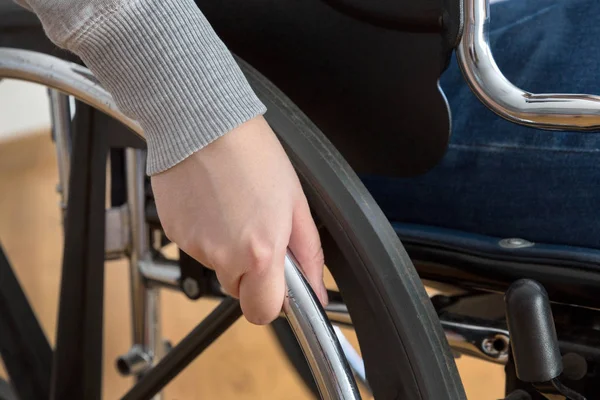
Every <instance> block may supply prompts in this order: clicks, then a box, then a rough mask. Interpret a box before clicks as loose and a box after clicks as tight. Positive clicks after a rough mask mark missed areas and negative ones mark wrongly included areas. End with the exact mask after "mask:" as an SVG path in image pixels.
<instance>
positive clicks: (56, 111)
mask: <svg viewBox="0 0 600 400" xmlns="http://www.w3.org/2000/svg"><path fill="white" fill-rule="evenodd" d="M48 93H49V97H50V116H51V119H52V128H53V129H52V130H53V134H54V143H55V148H56V160H57V162H58V180H59V184H60V195H61V202H62V204H61V208H62V210H63V212H64V211H65V210H66V207H67V204H66V203H67V198H68V196H69V172H70V169H71V106H70V104H69V96H67V95H64V94H62V93H61V92H59V91H58V90H55V89H50V90H49V91H48Z"/></svg>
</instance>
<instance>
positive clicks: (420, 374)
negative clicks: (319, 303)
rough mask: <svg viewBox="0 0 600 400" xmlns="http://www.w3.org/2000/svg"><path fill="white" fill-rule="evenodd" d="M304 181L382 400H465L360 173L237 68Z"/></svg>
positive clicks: (416, 281) (276, 94)
mask: <svg viewBox="0 0 600 400" xmlns="http://www.w3.org/2000/svg"><path fill="white" fill-rule="evenodd" d="M240 65H241V67H242V70H243V71H244V73H245V74H246V76H247V78H248V80H249V82H250V84H251V85H252V87H253V88H254V90H255V91H256V93H257V95H258V96H259V98H260V99H261V100H262V101H263V102H264V103H265V105H266V106H267V109H268V111H267V114H266V115H265V117H266V119H267V121H268V122H269V124H270V125H271V127H272V128H273V130H274V131H275V133H276V134H277V135H278V136H279V139H280V140H281V142H282V144H283V145H284V147H285V148H286V151H287V152H288V155H289V157H290V159H291V160H292V162H293V164H294V166H295V167H296V171H297V172H298V175H299V176H300V180H301V181H302V184H303V187H304V190H305V193H306V195H307V197H308V200H309V203H310V206H311V209H312V210H313V214H314V215H315V217H316V219H317V221H318V223H319V225H320V231H321V239H322V242H323V249H324V253H325V261H326V264H327V267H328V268H329V270H330V272H331V274H332V275H333V277H334V279H335V281H336V283H337V285H338V287H339V289H340V293H341V295H342V297H343V298H344V300H345V303H346V305H347V307H348V310H349V312H350V315H351V318H352V321H353V324H354V326H355V329H356V333H357V337H358V340H359V343H360V347H361V351H362V353H363V356H364V362H365V367H366V371H367V377H368V380H369V384H370V386H371V388H372V390H373V394H374V396H375V398H378V399H396V398H401V399H431V400H434V399H435V400H442V399H464V398H465V394H464V390H463V388H462V385H461V382H460V378H459V376H458V372H457V370H456V366H455V363H454V359H453V357H452V354H451V352H450V350H449V347H448V345H447V342H446V339H445V337H444V334H443V331H442V329H441V326H440V324H439V321H438V318H437V314H436V313H435V311H434V309H433V307H432V305H431V303H430V301H429V297H428V296H427V294H426V292H425V289H424V287H423V284H422V283H421V280H420V278H419V276H418V275H417V273H416V271H415V269H414V267H413V265H412V263H411V261H410V258H409V257H408V255H407V253H406V251H405V250H404V248H403V247H402V244H401V243H400V241H399V240H398V237H397V236H396V234H395V232H394V231H393V229H392V227H391V226H390V224H389V222H388V221H387V219H386V218H385V216H384V215H383V213H382V212H381V210H380V209H379V207H378V206H377V205H376V203H375V201H374V200H373V199H372V197H371V196H370V194H369V193H368V191H367V190H366V189H365V187H364V186H363V185H362V183H361V182H360V180H359V178H358V177H357V176H356V174H355V173H354V172H353V171H352V170H351V168H350V167H349V166H348V164H347V163H346V162H345V161H344V160H343V158H342V157H341V156H340V154H339V153H338V152H337V151H336V150H335V148H334V147H333V146H332V144H331V143H330V142H329V141H328V140H327V139H326V137H325V136H324V135H323V134H322V133H321V132H320V131H319V130H318V128H317V127H316V126H315V125H314V124H312V123H311V122H310V121H309V120H308V118H307V117H306V116H305V115H304V114H302V112H301V111H300V110H299V109H298V108H297V107H296V106H295V105H294V104H292V102H291V101H290V100H289V99H288V98H287V97H285V95H283V93H281V92H280V91H279V90H278V89H277V88H275V87H274V86H273V85H272V84H271V83H270V82H269V81H268V80H267V79H266V78H264V77H263V76H262V75H260V73H259V72H258V71H256V70H254V69H253V68H252V67H250V66H249V65H248V64H246V63H245V62H243V61H240Z"/></svg>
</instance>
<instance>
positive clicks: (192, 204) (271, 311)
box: [152, 117, 327, 325]
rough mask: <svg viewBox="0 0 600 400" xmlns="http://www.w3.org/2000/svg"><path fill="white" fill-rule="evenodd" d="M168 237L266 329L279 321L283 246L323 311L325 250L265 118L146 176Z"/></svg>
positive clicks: (250, 317)
mask: <svg viewBox="0 0 600 400" xmlns="http://www.w3.org/2000/svg"><path fill="white" fill-rule="evenodd" d="M152 188H153V192H154V197H155V201H156V206H157V209H158V214H159V217H160V220H161V223H162V225H163V228H164V230H165V233H166V235H167V236H168V237H169V239H171V240H172V241H173V242H175V243H176V244H177V245H178V246H179V247H180V248H181V249H182V250H183V251H185V252H186V253H187V254H189V255H190V256H191V257H193V258H195V259H196V260H198V261H199V262H201V263H202V264H204V265H205V266H207V267H209V268H211V269H214V270H215V272H216V274H217V278H218V279H219V282H220V283H221V285H222V286H223V288H224V289H225V291H226V292H227V293H229V294H230V295H232V296H234V297H238V298H239V299H240V304H241V307H242V311H243V312H244V315H245V316H246V318H247V319H248V321H250V322H252V323H255V324H260V325H262V324H267V323H270V322H271V321H273V320H274V319H275V318H277V316H278V315H279V313H280V311H281V307H282V305H283V301H284V296H285V291H286V286H285V280H284V271H283V267H284V258H285V254H286V251H287V248H288V247H289V248H290V250H291V252H292V253H293V254H294V256H295V257H296V259H297V260H298V262H299V264H300V265H301V267H302V269H303V271H304V273H305V275H306V277H307V279H308V281H309V282H310V284H311V286H312V287H313V289H314V291H315V292H316V294H317V296H318V297H319V299H320V300H321V302H322V303H323V304H325V303H326V302H327V291H326V290H325V285H324V283H323V266H324V260H323V250H322V248H321V241H320V239H319V234H318V231H317V228H316V226H315V223H314V221H313V219H312V216H311V214H310V210H309V207H308V203H307V201H306V197H305V196H304V193H303V191H302V187H301V185H300V182H299V180H298V176H297V175H296V172H295V171H294V168H293V167H292V164H291V162H290V160H289V159H288V157H287V155H286V153H285V151H284V150H283V148H282V146H281V144H280V143H279V141H278V139H277V137H276V136H275V134H274V133H273V131H272V130H271V128H270V127H269V125H268V124H267V122H266V121H265V119H264V118H263V117H257V118H254V119H252V120H250V121H248V122H246V123H244V124H243V125H241V126H239V127H238V128H236V129H234V130H233V131H231V132H229V133H227V134H226V135H224V136H222V137H221V138H219V139H217V140H216V141H214V142H213V143H211V144H209V145H208V146H206V147H205V148H203V149H202V150H200V151H198V152H197V153H195V154H193V155H192V156H190V157H189V158H187V159H185V160H184V161H182V162H181V163H179V164H177V165H176V166H174V167H173V168H171V169H169V170H167V171H165V172H163V173H160V174H158V175H156V176H153V177H152Z"/></svg>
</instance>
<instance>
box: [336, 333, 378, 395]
mask: <svg viewBox="0 0 600 400" xmlns="http://www.w3.org/2000/svg"><path fill="white" fill-rule="evenodd" d="M333 330H334V332H335V334H336V336H337V338H338V340H339V341H340V345H341V346H342V350H343V351H344V356H345V357H346V359H347V360H348V364H349V365H350V368H352V372H354V376H356V377H357V378H358V380H359V381H360V382H361V383H362V384H363V385H364V386H365V388H367V389H368V390H369V391H371V388H370V386H369V382H367V373H366V370H365V363H364V361H363V359H362V357H361V356H360V354H358V352H357V351H356V349H355V348H354V346H352V343H350V341H349V340H348V338H346V335H344V332H342V330H341V329H340V327H339V326H337V325H334V326H333Z"/></svg>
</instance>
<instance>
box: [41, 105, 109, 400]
mask: <svg viewBox="0 0 600 400" xmlns="http://www.w3.org/2000/svg"><path fill="white" fill-rule="evenodd" d="M94 112H96V111H94V110H93V109H92V108H91V107H88V106H84V105H83V104H82V105H81V107H78V112H77V116H76V118H75V129H76V131H77V134H76V135H75V137H74V143H73V146H74V147H73V157H72V168H71V171H72V173H71V177H70V179H71V181H70V183H71V185H70V187H71V189H70V190H69V197H68V204H69V211H68V218H67V220H66V224H65V246H64V255H63V267H62V278H61V286H60V288H61V290H60V303H59V312H58V328H57V335H56V351H55V354H54V365H53V368H52V384H51V395H50V399H51V400H62V399H84V398H85V399H86V400H100V398H101V392H102V385H101V383H102V331H103V329H102V328H103V292H104V225H105V191H106V157H107V155H108V145H107V142H106V137H105V136H104V135H97V134H94V132H93V113H94Z"/></svg>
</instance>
